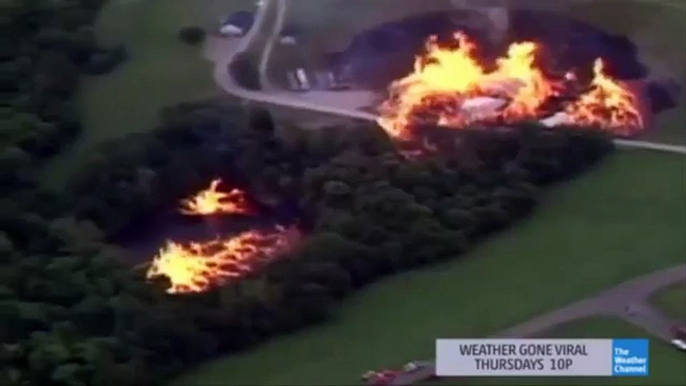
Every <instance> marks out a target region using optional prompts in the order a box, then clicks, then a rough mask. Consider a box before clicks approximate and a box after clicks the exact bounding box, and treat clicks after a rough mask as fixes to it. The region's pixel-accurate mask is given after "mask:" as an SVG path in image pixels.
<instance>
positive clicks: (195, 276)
mask: <svg viewBox="0 0 686 386" xmlns="http://www.w3.org/2000/svg"><path fill="white" fill-rule="evenodd" d="M293 232H294V230H287V229H284V228H277V231H276V232H271V233H266V232H257V231H248V232H244V233H241V234H239V235H237V236H235V237H231V238H227V239H223V240H213V241H208V242H195V243H190V244H187V245H184V244H181V243H176V242H174V241H167V242H166V244H165V245H164V247H162V248H161V249H160V251H159V252H158V254H157V255H156V256H155V258H154V259H153V261H152V263H151V264H150V267H149V268H148V271H147V275H146V276H147V278H148V279H152V278H155V277H159V276H166V277H168V278H169V280H170V281H171V287H169V288H168V289H167V292H168V293H170V294H178V293H191V292H204V291H207V290H208V289H210V288H213V287H216V286H218V285H222V284H226V283H228V282H230V281H231V280H235V279H240V278H241V277H243V276H245V275H246V274H248V273H250V272H252V271H253V270H255V269H256V268H258V267H259V266H262V265H264V264H266V263H268V262H270V261H272V260H273V259H275V258H277V257H278V256H279V254H281V253H282V252H284V251H285V249H286V248H287V247H288V246H289V245H290V244H291V242H292V239H291V238H292V236H293V235H294V233H293Z"/></svg>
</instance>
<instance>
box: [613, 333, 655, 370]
mask: <svg viewBox="0 0 686 386" xmlns="http://www.w3.org/2000/svg"><path fill="white" fill-rule="evenodd" d="M649 351H650V349H649V343H648V339H613V340H612V375H613V376H615V377H647V376H648V374H649V371H648V369H649V355H650V354H649Z"/></svg>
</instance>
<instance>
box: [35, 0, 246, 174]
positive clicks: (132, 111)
mask: <svg viewBox="0 0 686 386" xmlns="http://www.w3.org/2000/svg"><path fill="white" fill-rule="evenodd" d="M253 3H254V2H253V1H252V0H109V1H108V2H107V4H106V5H105V6H104V8H103V9H102V12H101V14H100V18H99V20H98V22H97V25H96V31H97V34H98V38H99V39H100V40H101V41H102V42H104V43H120V42H121V43H124V44H125V45H126V46H127V48H128V50H129V54H130V58H129V60H128V61H127V62H125V63H124V64H123V65H122V66H121V67H119V68H118V69H116V70H115V71H114V72H113V73H111V74H107V75H103V76H98V77H88V78H86V79H85V80H84V82H83V85H82V88H81V95H80V103H81V106H82V110H83V113H84V115H85V122H84V123H85V127H86V129H85V132H84V133H83V135H82V137H81V138H80V139H79V140H78V141H77V142H76V143H75V144H74V145H73V146H72V147H71V148H68V149H66V150H65V152H64V154H63V155H61V156H59V157H57V158H56V159H55V160H54V162H51V163H50V165H48V167H46V170H45V183H46V185H48V186H50V187H54V188H59V187H60V186H61V184H62V183H63V182H64V181H65V180H66V179H68V178H69V177H70V174H71V173H72V172H73V171H74V170H75V169H78V167H79V165H81V164H82V163H83V162H87V160H88V153H89V151H92V149H93V147H94V145H96V144H98V143H100V142H102V141H105V140H107V139H110V138H114V137H118V136H123V135H126V134H128V133H135V132H141V131H145V130H150V129H152V128H154V126H155V124H156V122H157V118H158V113H159V110H160V109H161V108H162V107H164V106H168V105H173V104H176V103H179V102H182V101H189V100H193V99H198V98H203V97H210V96H214V95H221V94H220V92H219V91H218V89H217V88H216V86H215V84H214V82H213V80H212V74H211V68H212V67H211V63H210V62H209V61H207V60H205V59H204V58H203V57H202V48H201V47H200V46H198V47H192V46H189V45H186V44H184V43H182V42H181V41H180V40H179V39H178V38H177V33H178V31H179V28H180V27H182V26H186V25H199V26H202V27H207V28H216V26H217V25H218V23H219V20H220V18H221V17H222V16H224V15H226V14H228V13H229V12H231V11H235V10H239V9H247V10H251V9H252V8H253Z"/></svg>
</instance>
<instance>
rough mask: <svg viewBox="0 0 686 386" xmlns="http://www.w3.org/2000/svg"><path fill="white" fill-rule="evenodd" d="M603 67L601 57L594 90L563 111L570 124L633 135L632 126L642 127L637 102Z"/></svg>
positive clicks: (594, 72) (592, 88)
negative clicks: (602, 128)
mask: <svg viewBox="0 0 686 386" xmlns="http://www.w3.org/2000/svg"><path fill="white" fill-rule="evenodd" d="M604 66H605V65H604V63H603V61H602V59H596V61H595V63H594V64H593V80H592V81H591V89H590V90H589V91H588V92H586V93H584V94H582V95H581V96H580V97H579V99H577V100H576V101H574V103H571V104H569V105H567V106H566V107H565V111H564V112H565V113H566V114H567V115H568V116H569V120H570V123H574V124H577V125H583V126H599V127H604V128H609V129H613V130H615V131H617V132H619V133H621V134H631V128H640V127H643V118H642V117H641V113H640V111H639V108H638V107H637V106H638V102H637V100H636V97H635V96H634V95H633V94H632V93H631V92H629V91H628V90H626V89H624V88H622V87H621V86H620V85H619V84H618V83H616V82H615V81H613V80H612V79H610V78H609V77H608V76H607V75H606V74H605V72H604V71H603V70H604ZM627 129H628V130H627Z"/></svg>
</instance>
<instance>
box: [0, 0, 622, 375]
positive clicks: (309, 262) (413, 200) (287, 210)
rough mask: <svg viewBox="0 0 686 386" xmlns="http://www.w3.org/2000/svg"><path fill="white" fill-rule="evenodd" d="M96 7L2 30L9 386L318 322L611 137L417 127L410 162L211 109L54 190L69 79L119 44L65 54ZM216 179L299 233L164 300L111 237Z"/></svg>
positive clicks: (364, 128) (519, 204) (154, 369)
mask: <svg viewBox="0 0 686 386" xmlns="http://www.w3.org/2000/svg"><path fill="white" fill-rule="evenodd" d="M98 3H99V1H88V0H80V1H66V0H65V1H61V2H59V1H47V0H43V1H39V0H32V1H29V0H22V1H15V2H10V3H9V4H12V7H10V9H11V11H12V13H9V15H11V17H10V18H5V19H3V28H4V29H7V28H9V30H11V32H12V34H13V35H9V36H12V37H13V38H12V39H11V40H12V44H11V45H5V44H4V43H3V63H2V71H3V73H2V74H3V76H2V81H3V91H4V92H5V93H7V94H8V95H9V96H10V99H11V100H12V102H11V103H10V104H9V107H7V108H3V112H4V114H3V122H8V124H5V123H3V129H2V133H1V135H2V136H3V137H2V138H3V148H2V153H3V157H2V163H1V165H2V167H1V168H0V173H1V174H2V190H3V195H2V197H3V198H2V199H1V200H0V314H1V315H2V319H1V323H2V325H1V326H0V327H1V328H0V341H1V343H2V345H1V346H0V360H1V361H2V374H0V383H2V384H8V385H64V386H76V385H94V386H100V385H102V386H106V385H112V386H115V385H117V386H133V385H154V384H158V383H160V382H162V381H164V380H165V379H166V378H168V377H170V376H173V375H175V374H177V373H179V372H180V371H183V370H185V369H187V368H188V367H189V366H191V365H193V364H196V363H199V362H200V361H203V360H206V359H208V358H212V357H215V356H217V355H219V354H223V353H228V352H231V351H235V350H240V349H244V348H247V347H249V346H252V345H255V344H257V343H259V342H260V341H263V340H264V339H267V338H268V337H270V336H273V335H275V334H283V333H288V332H289V331H292V330H294V329H297V328H301V327H303V326H307V325H311V324H314V323H322V322H326V321H327V320H330V319H331V318H335V317H336V314H335V311H336V305H337V304H338V302H339V301H340V300H341V299H343V298H345V297H346V296H347V295H349V294H350V293H351V292H352V291H355V290H357V289H360V288H362V287H364V286H365V285H367V284H369V283H371V282H373V281H374V280H377V279H379V278H381V277H383V276H385V275H391V274H393V273H396V272H399V271H403V270H408V269H412V268H415V267H419V266H422V265H426V264H431V263H435V262H438V261H441V260H445V259H450V258H459V256H460V255H461V254H462V253H464V252H465V251H466V250H468V249H469V248H470V246H471V245H473V244H474V243H476V242H478V241H479V240H480V239H482V238H484V237H486V236H488V235H489V234H491V233H493V232H495V231H498V230H501V229H503V228H504V227H507V226H509V225H510V224H513V223H514V222H515V221H517V220H518V219H520V218H522V217H523V216H526V215H527V214H529V213H530V212H531V211H532V209H533V208H534V207H535V205H536V202H537V200H538V199H539V198H540V195H541V190H542V189H545V187H546V186H548V185H549V184H551V183H555V182H558V181H563V180H565V179H568V178H572V177H574V176H576V175H578V174H580V173H581V172H583V171H584V170H586V169H588V168H589V167H591V166H593V165H594V164H596V163H597V162H598V161H600V160H601V159H602V158H603V156H605V155H606V154H608V153H609V152H610V151H611V150H612V143H611V141H609V140H608V138H607V137H605V136H604V135H602V134H600V133H599V132H597V131H591V130H583V129H579V128H560V129H559V130H555V131H547V130H542V129H541V128H539V127H537V126H535V125H526V124H525V125H521V126H520V127H516V128H502V129H500V130H488V131H484V130H465V131H461V132H455V131H448V130H444V129H441V128H433V127H432V128H426V130H425V131H426V135H427V136H430V137H432V136H438V137H440V143H441V147H440V148H439V149H437V151H434V152H431V153H427V154H424V155H423V156H419V157H411V158H408V157H407V156H406V155H404V154H403V153H402V152H399V151H397V148H396V145H395V144H394V143H393V142H392V141H391V140H390V139H389V138H388V137H387V136H386V135H385V133H384V132H383V131H382V130H380V129H379V128H378V127H376V126H374V125H371V124H351V125H350V126H345V127H323V128H321V129H320V130H316V131H306V130H300V129H298V128H297V127H288V128H283V127H280V126H278V125H276V124H275V122H274V121H273V119H272V117H271V116H270V114H269V112H267V111H265V110H262V109H258V108H254V109H252V108H251V109H246V108H242V107H237V106H232V105H227V104H226V103H220V102H215V101H205V102H194V103H185V104H181V105H178V106H173V107H169V108H167V109H165V110H164V111H162V112H161V113H160V124H159V127H157V128H155V129H154V130H150V131H149V132H148V133H145V134H138V135H135V136H129V137H126V138H122V139H121V140H118V141H115V142H110V143H107V144H103V146H102V147H101V149H100V151H99V152H98V157H97V158H96V159H94V160H93V161H92V162H90V163H88V164H87V165H83V168H82V170H78V171H76V172H75V173H74V179H73V181H71V183H70V184H69V186H68V189H66V191H64V192H60V193H52V192H45V191H43V190H41V189H40V188H39V186H38V184H37V183H36V180H35V179H36V173H35V171H36V170H37V169H38V168H39V166H40V165H39V163H37V162H35V161H37V160H40V159H44V158H45V157H46V156H47V155H49V154H54V153H55V152H57V151H58V150H59V149H60V148H61V146H62V144H63V143H64V140H63V138H65V137H64V135H65V134H64V133H66V132H71V130H74V128H75V127H76V128H80V124H79V122H80V121H79V119H78V116H73V115H70V114H73V111H74V108H73V104H74V100H73V96H74V92H75V90H76V87H77V80H78V74H80V73H82V72H88V71H92V69H91V70H89V68H91V67H90V66H92V65H93V63H94V62H96V63H97V62H98V61H99V60H100V59H98V60H95V59H94V57H96V56H100V55H107V57H112V58H119V57H121V52H123V51H121V49H118V48H117V49H114V50H112V49H106V50H103V49H100V48H96V47H97V46H96V45H95V42H94V40H88V39H92V35H90V34H92V32H82V33H83V34H84V36H86V35H87V36H88V39H86V40H87V41H89V42H90V43H89V44H87V45H85V46H80V45H79V44H76V43H75V42H80V43H83V42H84V40H79V39H76V35H78V34H79V33H81V32H78V31H91V30H90V27H88V25H90V24H89V23H92V20H93V15H94V14H95V12H96V9H97V5H98ZM3 4H5V3H3ZM58 4H59V5H60V6H57V5H58ZM4 6H5V7H6V5H4ZM4 14H5V13H4V12H3V15H4ZM74 19H76V20H78V22H75V21H74ZM48 21H49V22H48ZM70 23H74V24H73V25H75V26H76V27H73V25H72V24H70ZM68 26H72V27H73V28H68ZM48 27H49V28H54V30H50V31H51V32H50V33H53V35H54V36H59V37H60V39H57V40H56V41H57V42H60V43H59V44H57V43H55V41H53V45H50V46H49V47H52V48H51V49H48V48H45V46H41V45H40V44H39V42H40V41H41V39H40V38H39V37H40V36H42V35H43V34H47V32H44V29H46V28H48ZM77 32H78V33H77ZM3 35H5V34H3ZM48 35H49V34H48ZM54 36H53V37H54ZM65 36H68V37H65ZM79 36H80V35H79ZM72 39H74V40H72ZM66 42H69V44H67V43H66ZM84 44H85V43H84ZM58 47H61V48H58ZM67 47H69V49H67ZM75 47H76V48H75ZM78 47H80V48H78ZM84 47H88V48H87V49H86V48H84ZM71 49H73V50H74V51H71ZM84 52H87V53H89V54H87V55H86V54H84ZM46 55H48V56H47V57H48V59H45V58H44V56H46ZM82 55H85V56H82ZM56 58H59V59H56ZM110 60H113V59H110ZM44 61H47V63H49V64H46V65H45V67H43V66H42V65H40V63H43V62H44ZM113 63H114V62H113ZM59 66H63V67H59ZM96 67H98V66H96ZM66 68H69V69H72V70H70V71H73V73H74V74H76V75H74V76H73V78H71V77H70V75H69V74H72V72H70V71H66V72H64V71H63V70H64V69H66ZM96 72H97V71H96ZM66 85H68V87H67V86H66ZM55 87H57V88H55ZM63 87H67V88H66V89H65V88H63ZM55 106H57V107H55ZM67 106H71V107H69V108H67ZM51 114H54V115H51ZM8 117H9V119H7V118H8ZM25 122H33V123H31V124H30V125H28V126H27V124H25ZM67 122H69V124H67ZM64 127H72V128H71V129H69V130H67V129H65V128H64ZM48 128H49V129H48ZM63 130H65V131H63ZM46 132H51V133H53V134H52V135H46ZM54 132H56V133H62V134H59V135H57V134H54ZM74 132H78V130H74ZM27 138H32V139H31V140H29V139H27ZM6 139H8V141H6ZM5 143H8V144H9V145H8V146H5V145H4V144H5ZM37 143H38V144H40V146H39V145H37ZM46 149H51V150H50V151H47V150H46ZM217 177H221V178H225V179H228V180H231V181H233V182H234V183H236V184H238V185H240V186H241V187H242V188H244V189H245V190H246V191H248V192H249V193H250V194H251V196H252V197H255V198H256V199H257V200H258V201H260V202H261V203H263V206H264V208H265V210H270V211H273V212H276V213H280V215H281V216H282V217H283V218H284V219H285V221H290V222H291V223H292V224H294V226H297V227H299V228H300V229H301V230H302V231H303V233H305V234H306V237H305V238H304V240H303V241H302V242H301V243H299V244H298V245H297V246H295V248H293V249H292V250H290V251H288V252H287V253H286V254H285V255H284V256H282V257H281V258H280V259H278V260H277V261H276V262H274V263H273V264H270V265H269V266H267V267H265V268H264V269H263V270H261V271H258V272H255V273H253V274H252V275H251V276H249V277H247V278H245V279H244V280H241V281H238V282H234V283H231V284H228V285H225V286H222V287H219V288H214V289H213V290H211V291H208V292H205V293H199V294H184V295H178V294H177V295H170V294H167V293H166V292H165V289H166V288H167V286H168V285H169V283H168V281H166V280H162V279H161V280H158V281H155V282H150V281H148V280H146V278H145V272H141V271H138V270H134V269H132V267H131V266H130V264H128V263H127V261H128V259H127V253H128V252H127V251H126V250H124V249H122V248H121V247H118V246H117V243H116V241H117V240H118V238H119V237H120V236H121V234H122V233H125V232H126V231H127V230H128V229H131V228H132V227H138V226H144V225H145V224H146V222H148V221H150V219H151V218H154V216H155V215H156V214H157V213H160V212H161V211H165V210H168V208H170V207H173V206H175V205H176V203H177V202H178V200H179V199H180V198H181V197H185V196H187V195H188V194H189V193H190V192H193V191H196V190H197V189H198V188H200V187H202V186H205V185H206V184H207V182H208V181H209V180H210V179H212V178H217Z"/></svg>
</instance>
